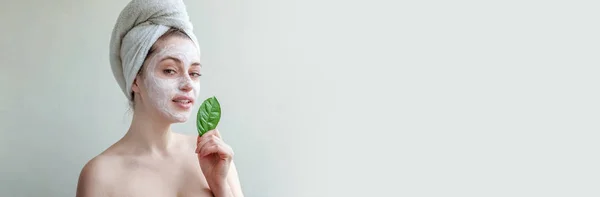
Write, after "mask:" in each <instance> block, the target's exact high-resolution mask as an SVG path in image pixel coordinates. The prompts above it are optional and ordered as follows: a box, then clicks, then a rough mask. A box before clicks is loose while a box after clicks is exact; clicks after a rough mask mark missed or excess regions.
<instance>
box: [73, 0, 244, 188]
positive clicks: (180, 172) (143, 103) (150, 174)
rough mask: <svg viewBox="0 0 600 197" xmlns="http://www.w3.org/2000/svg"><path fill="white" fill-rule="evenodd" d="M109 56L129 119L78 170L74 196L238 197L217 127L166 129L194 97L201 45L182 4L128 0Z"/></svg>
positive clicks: (184, 114) (183, 116)
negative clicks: (191, 132)
mask: <svg viewBox="0 0 600 197" xmlns="http://www.w3.org/2000/svg"><path fill="white" fill-rule="evenodd" d="M110 54H111V66H112V69H113V73H114V75H115V78H116V80H117V82H118V83H119V85H120V87H121V88H122V90H123V92H124V93H125V96H126V97H127V98H128V99H129V101H130V104H131V107H132V108H133V119H132V122H131V126H130V128H129V130H128V131H127V133H126V134H125V135H124V136H123V138H121V139H120V140H119V141H117V142H116V143H115V144H113V145H112V146H110V147H109V148H107V149H106V150H105V151H103V152H102V153H101V154H99V155H98V156H96V157H94V158H93V159H91V160H90V161H89V162H88V163H87V164H86V165H85V166H84V167H83V169H82V171H81V174H80V177H79V182H78V185H77V196H78V197H97V196H144V197H150V196H160V197H167V196H216V197H221V196H224V197H225V196H226V197H229V196H235V197H240V196H243V194H242V190H241V186H240V182H239V179H238V174H237V170H236V168H235V165H234V163H233V150H232V149H231V147H230V146H228V145H227V144H226V143H225V142H223V140H222V139H221V136H220V134H219V131H218V130H216V129H215V130H212V131H209V132H207V133H206V134H204V135H202V136H201V137H198V136H187V135H183V134H178V133H174V132H172V131H171V128H170V126H171V124H173V123H180V122H185V121H187V120H188V119H189V117H190V114H191V112H192V108H193V106H194V104H196V103H198V102H199V101H197V100H196V99H197V98H198V94H199V89H200V78H199V77H200V75H201V66H200V48H199V47H198V44H197V41H196V38H195V36H194V35H193V33H192V26H191V24H190V23H189V19H188V17H187V13H186V12H185V5H183V2H182V1H180V0H179V1H171V0H167V1H165V0H155V1H143V0H139V1H138V0H134V1H132V2H131V3H129V4H128V5H127V6H126V7H125V9H123V11H122V12H121V15H120V16H119V19H118V20H117V23H116V25H115V28H114V30H113V35H112V38H111V51H110Z"/></svg>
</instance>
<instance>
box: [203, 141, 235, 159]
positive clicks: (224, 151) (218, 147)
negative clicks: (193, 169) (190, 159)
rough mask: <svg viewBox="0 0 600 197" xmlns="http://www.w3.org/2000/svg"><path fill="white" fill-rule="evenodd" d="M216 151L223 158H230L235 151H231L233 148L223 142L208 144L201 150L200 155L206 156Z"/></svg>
mask: <svg viewBox="0 0 600 197" xmlns="http://www.w3.org/2000/svg"><path fill="white" fill-rule="evenodd" d="M214 153H216V154H218V155H219V157H220V158H221V159H230V158H232V157H233V152H232V151H231V148H230V147H228V146H224V145H223V144H214V145H209V146H206V147H205V148H203V149H202V150H201V151H200V154H199V155H200V156H201V157H205V156H207V155H210V154H214Z"/></svg>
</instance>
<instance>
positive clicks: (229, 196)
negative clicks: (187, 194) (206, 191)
mask: <svg viewBox="0 0 600 197" xmlns="http://www.w3.org/2000/svg"><path fill="white" fill-rule="evenodd" d="M209 187H210V190H211V191H212V193H213V195H214V196H215V197H235V195H233V191H232V190H231V187H230V186H229V184H228V183H227V182H226V181H223V182H221V183H214V184H210V185H209Z"/></svg>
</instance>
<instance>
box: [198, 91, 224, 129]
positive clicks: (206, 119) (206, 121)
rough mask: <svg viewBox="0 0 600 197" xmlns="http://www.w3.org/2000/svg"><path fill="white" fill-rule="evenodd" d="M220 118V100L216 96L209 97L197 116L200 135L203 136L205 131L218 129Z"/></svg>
mask: <svg viewBox="0 0 600 197" xmlns="http://www.w3.org/2000/svg"><path fill="white" fill-rule="evenodd" d="M219 120H221V105H220V104H219V101H218V100H217V98H216V97H214V96H213V97H210V98H207V99H206V100H204V102H202V105H200V109H198V114H197V116H196V128H197V129H198V135H200V136H202V135H203V134H204V133H206V132H208V131H210V130H213V129H216V128H217V124H219Z"/></svg>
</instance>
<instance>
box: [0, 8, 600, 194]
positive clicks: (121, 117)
mask: <svg viewBox="0 0 600 197" xmlns="http://www.w3.org/2000/svg"><path fill="white" fill-rule="evenodd" d="M127 3H128V1H125V0H102V1H99V0H98V1H92V0H55V1H39V0H38V1H33V0H20V1H16V0H9V1H6V0H3V1H2V3H1V4H0V5H1V6H0V20H1V21H2V23H1V24H0V46H1V48H0V66H1V68H2V69H1V70H0V76H1V77H0V88H1V89H0V196H2V197H21V196H32V197H33V196H48V197H59V196H74V194H75V189H76V184H77V178H78V176H79V173H80V170H81V168H82V167H83V165H84V164H85V163H86V162H87V161H88V160H89V159H91V158H92V157H94V156H95V155H97V154H99V153H100V152H102V151H103V150H104V149H106V148H107V147H108V146H110V145H111V144H112V143H114V142H115V141H117V140H118V139H119V138H120V137H121V136H123V135H124V134H125V132H126V130H127V128H128V126H129V121H130V115H129V114H128V111H127V102H126V99H125V96H124V95H123V94H122V93H121V90H120V89H119V87H118V85H117V83H116V82H115V80H114V79H113V76H112V73H111V70H110V65H109V61H108V51H109V50H108V43H109V39H110V33H111V31H112V27H113V25H114V21H115V20H116V18H117V16H118V14H119V12H120V11H121V9H122V8H123V7H124V6H125V5H126V4H127ZM186 4H187V7H188V11H189V14H190V17H191V20H192V22H193V24H194V25H195V33H196V35H197V36H198V39H199V42H200V45H201V48H202V64H203V65H204V69H205V70H204V73H203V74H204V75H203V77H202V78H201V92H200V99H201V100H203V99H205V98H208V97H210V96H213V95H214V96H217V97H218V98H219V100H220V101H221V104H222V107H223V118H222V121H221V123H220V126H219V130H220V131H221V132H222V134H223V137H224V139H225V141H226V142H227V143H228V144H230V145H231V146H232V147H233V149H234V151H235V153H236V155H235V162H236V164H237V167H238V171H239V173H240V178H241V182H242V187H243V189H244V192H245V194H246V196H248V197H279V196H287V197H317V196H461V197H464V196H477V197H479V196H528V197H529V196H598V195H600V190H598V189H597V188H598V185H600V179H599V178H598V177H600V168H598V166H600V159H599V158H598V154H599V150H600V145H599V143H598V139H599V137H600V134H599V133H598V132H599V131H600V124H599V122H598V120H599V118H600V104H599V101H600V93H599V84H600V80H599V77H598V73H599V72H598V71H600V69H599V66H600V64H599V63H600V61H599V59H600V58H598V57H599V54H600V47H599V46H600V40H599V36H598V35H600V28H599V26H598V25H597V24H598V20H597V19H599V18H600V16H599V15H600V12H598V10H597V8H598V4H597V3H596V2H594V1H531V0H526V1H494V2H488V1H486V2H483V1H341V0H318V1H317V0H253V1H240V0H218V1H217V0H201V1H190V0H187V1H186ZM197 108H198V106H196V108H195V109H197ZM195 118H196V116H195V114H194V115H192V117H191V119H192V120H194V119H195ZM173 128H174V130H175V131H176V132H181V133H189V134H193V133H195V132H196V130H195V125H194V122H193V121H189V122H187V123H185V124H177V125H174V127H173Z"/></svg>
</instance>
